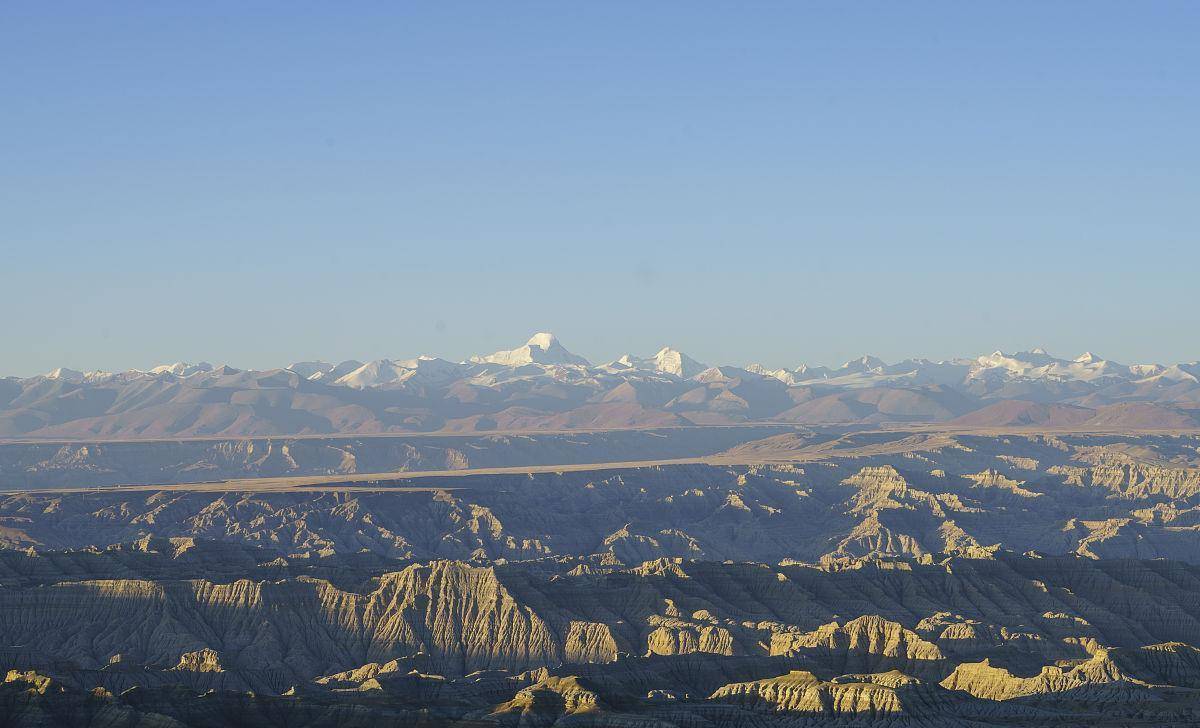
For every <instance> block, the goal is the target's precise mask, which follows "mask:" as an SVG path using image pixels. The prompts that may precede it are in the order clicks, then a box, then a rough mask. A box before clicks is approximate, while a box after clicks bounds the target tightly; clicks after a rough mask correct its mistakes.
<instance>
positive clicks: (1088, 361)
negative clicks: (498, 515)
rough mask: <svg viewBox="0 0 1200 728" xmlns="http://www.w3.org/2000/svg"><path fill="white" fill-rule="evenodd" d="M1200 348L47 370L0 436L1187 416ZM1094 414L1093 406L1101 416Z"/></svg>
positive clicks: (550, 343)
mask: <svg viewBox="0 0 1200 728" xmlns="http://www.w3.org/2000/svg"><path fill="white" fill-rule="evenodd" d="M1198 413H1200V362H1190V363H1180V364H1173V365H1162V364H1134V365H1126V364H1118V363H1116V362H1112V361H1109V360H1106V359H1103V358H1101V357H1099V356H1096V355H1095V354H1092V353H1090V352H1089V353H1085V354H1083V355H1081V356H1079V357H1076V358H1075V359H1059V358H1056V357H1054V356H1051V355H1050V354H1048V353H1047V352H1046V351H1044V350H1042V349H1033V350H1031V351H1025V352H1018V353H1012V354H1010V353H1004V352H1001V351H996V352H993V353H991V354H986V355H983V356H978V357H975V358H962V359H952V360H949V361H930V360H925V359H909V360H906V361H902V362H898V363H895V364H888V363H886V362H884V361H882V360H880V359H878V358H876V357H872V356H864V357H862V358H859V359H855V360H853V361H849V362H846V363H845V364H843V365H842V366H840V367H836V368H830V367H821V366H812V367H810V366H804V365H801V366H797V367H795V368H792V369H770V368H767V367H763V366H760V365H756V364H752V365H749V366H746V367H744V368H743V367H734V366H719V367H712V366H708V365H706V364H703V363H700V362H699V361H697V360H695V359H693V358H692V357H690V356H688V355H687V354H685V353H683V352H681V351H678V350H676V349H673V348H670V347H664V348H662V349H661V350H659V351H658V352H657V353H655V354H654V355H652V356H644V357H641V356H635V355H632V354H625V355H623V356H620V357H618V358H616V359H614V360H613V361H610V362H607V363H603V364H592V363H590V362H588V361H587V360H586V359H585V358H583V357H582V356H579V355H577V354H574V353H572V352H571V351H569V350H568V349H567V348H566V347H565V346H563V344H562V343H561V342H560V341H559V340H558V339H557V338H556V337H555V336H554V335H553V334H550V333H545V332H543V333H537V334H535V335H534V336H532V337H530V339H529V340H528V341H526V342H525V344H524V345H522V346H519V347H516V348H514V349H511V350H504V351H497V352H494V353H491V354H486V355H480V356H473V357H471V358H469V359H468V360H466V361H462V362H452V361H448V360H445V359H441V358H438V357H433V356H418V357H416V358H412V359H379V360H375V361H370V362H365V363H364V362H359V361H353V360H350V361H343V362H340V363H336V364H335V363H332V362H323V361H305V362H297V363H294V364H291V365H289V366H286V367H282V368H279V369H271V370H262V371H256V370H240V369H236V368H233V367H229V366H220V367H217V366H213V365H211V364H209V363H207V362H200V363H195V364H191V363H186V362H177V363H173V364H162V365H158V366H154V367H151V368H150V369H147V370H130V371H126V372H97V371H89V372H82V371H76V370H72V369H67V368H59V369H55V370H54V371H51V372H48V373H46V374H44V375H40V376H36V377H29V378H24V379H22V378H14V377H9V378H6V379H0V437H97V436H111V437H147V436H168V435H169V436H192V435H210V434H221V435H237V434H276V433H277V434H302V433H307V432H311V433H329V432H347V433H361V432H392V431H413V430H419V431H432V430H521V429H547V428H552V429H571V428H579V427H589V428H608V427H645V426H687V425H703V424H730V423H739V422H750V421H771V422H781V423H782V422H787V423H798V424H822V423H880V422H922V421H928V422H946V421H950V422H959V421H960V420H961V421H962V423H963V424H964V425H969V426H976V427H982V426H1021V425H1046V426H1059V425H1063V424H1064V423H1066V424H1069V425H1071V426H1093V425H1094V426H1100V424H1104V425H1105V426H1106V427H1107V426H1112V427H1117V426H1128V427H1138V428H1166V429H1171V428H1190V427H1193V426H1195V425H1196V424H1197V422H1200V417H1198V416H1197V414H1198ZM1097 418H1099V419H1097Z"/></svg>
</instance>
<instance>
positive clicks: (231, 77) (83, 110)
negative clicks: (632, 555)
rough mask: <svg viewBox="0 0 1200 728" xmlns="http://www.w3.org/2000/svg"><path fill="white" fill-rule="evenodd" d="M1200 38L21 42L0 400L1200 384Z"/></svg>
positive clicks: (1104, 10)
mask: <svg viewBox="0 0 1200 728" xmlns="http://www.w3.org/2000/svg"><path fill="white" fill-rule="evenodd" d="M1198 38H1200V3H1195V2H1150V3H1131V2H1050V3H1047V2H1003V3H962V2H942V3H920V2H914V3H908V2H905V3H895V2H882V3H866V2H863V3H842V2H821V3H815V2H786V3H766V2H754V3H742V2H737V3H734V2H729V3H716V2H712V3H692V2H659V3H642V2H594V3H562V2H545V3H526V2H504V3H496V2H474V3H457V2H444V3H443V2H438V3H382V2H381V3H366V2H363V3H354V4H353V5H347V4H337V3H307V2H286V3H285V2H278V3H274V2H256V3H243V2H229V3H223V2H153V3H150V2H142V3H94V2H80V3H66V2H64V3H46V2H18V1H15V0H14V1H10V2H5V3H3V4H0V65H2V67H3V68H4V69H5V70H4V72H3V73H0V93H2V97H0V98H2V102H0V248H2V251H0V253H2V257H0V261H2V262H0V306H2V308H3V312H4V315H3V319H2V321H3V324H0V334H2V338H0V355H2V356H0V362H2V364H0V373H3V374H32V373H35V372H40V371H44V370H46V369H49V368H51V367H54V366H59V365H68V366H72V367H75V368H109V369H118V368H126V367H144V366H148V365H151V364H154V363H157V362H159V361H167V360H178V359H184V360H197V359H202V358H203V359H208V360H212V361H226V362H229V363H231V364H234V365H240V366H253V367H267V366H272V365H282V364H286V363H287V362H289V361H292V360H298V359H307V358H314V357H322V358H332V359H337V358H346V357H355V358H360V359H367V358H375V357H383V356H388V357H404V356H412V355H415V354H418V353H421V352H431V353H438V354H441V355H444V356H447V357H450V358H461V357H465V356H467V355H469V354H471V353H473V352H477V351H490V350H493V349H496V348H499V347H502V346H504V347H506V348H507V347H509V346H514V345H517V344H519V343H521V342H523V341H524V339H525V338H526V337H527V336H528V335H529V334H530V333H532V332H533V331H536V330H543V329H549V330H553V331H554V332H556V333H557V334H558V335H559V337H560V338H561V339H562V340H563V341H564V343H565V344H566V345H567V346H568V347H569V348H572V349H573V350H576V351H578V352H579V353H581V354H583V355H585V356H588V357H590V358H593V359H596V360H603V359H607V358H608V357H611V356H616V355H617V354H619V353H621V352H624V351H633V352H635V353H647V352H653V351H654V350H655V349H657V347H658V346H660V345H662V344H672V345H675V346H677V347H679V348H682V349H684V350H685V351H688V352H690V353H693V355H694V356H696V357H697V358H700V359H702V360H705V361H709V362H730V363H746V362H748V361H754V360H761V361H764V362H765V363H768V364H773V365H788V366H791V365H795V364H798V363H800V362H809V363H838V362H840V361H841V360H844V359H847V358H850V357H852V356H856V355H859V354H862V353H864V352H871V353H874V354H877V355H879V356H882V357H884V358H885V359H889V360H896V359H900V358H904V357H908V356H928V357H936V358H941V357H949V356H953V355H959V354H976V353H982V352H986V351H991V350H993V349H995V348H1005V349H1017V348H1028V347H1034V346H1044V347H1046V348H1048V349H1049V350H1050V351H1051V352H1052V353H1057V354H1059V355H1070V356H1074V355H1076V354H1078V353H1080V352H1081V351H1082V350H1084V349H1088V348H1090V349H1094V350H1096V351H1097V352H1098V353H1100V354H1102V355H1105V356H1108V357H1110V358H1113V359H1117V360H1118V361H1127V362H1134V361H1143V360H1161V361H1176V360H1191V359H1197V358H1200V337H1198V336H1197V324H1198V323H1200V304H1198V302H1197V289H1198V287H1200V286H1198V281H1200V42H1198V41H1197V39H1198Z"/></svg>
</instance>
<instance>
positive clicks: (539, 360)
mask: <svg viewBox="0 0 1200 728" xmlns="http://www.w3.org/2000/svg"><path fill="white" fill-rule="evenodd" d="M471 362H473V363H476V364H502V365H504V366H523V365H525V364H542V365H569V366H585V367H586V366H590V364H589V363H588V360H587V359H584V358H583V357H582V356H579V355H577V354H572V353H571V352H570V351H567V348H566V347H564V346H563V345H562V343H561V342H559V340H558V338H557V337H556V336H555V335H554V334H552V333H550V332H547V331H543V332H539V333H536V334H534V335H533V336H531V337H529V341H526V342H525V345H524V346H520V347H517V348H516V349H510V350H508V351H497V352H493V353H491V354H488V355H487V356H473V357H471Z"/></svg>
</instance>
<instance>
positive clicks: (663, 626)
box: [0, 375, 1200, 727]
mask: <svg viewBox="0 0 1200 728" xmlns="http://www.w3.org/2000/svg"><path fill="white" fill-rule="evenodd" d="M172 376H173V375H172ZM0 478H2V479H3V490H4V493H2V494H0V547H2V548H0V655H2V656H3V662H4V664H3V666H2V667H3V672H0V674H3V675H4V679H3V682H2V683H0V716H3V717H2V718H0V724H3V725H6V726H213V727H216V726H230V725H232V726H262V725H274V726H556V725H561V726H639V727H640V726H647V727H649V726H662V727H667V726H735V727H736V726H765V725H776V724H778V725H790V726H817V725H821V726H825V725H844V726H962V725H966V726H1158V725H1200V617H1197V614H1196V605H1197V604H1200V435H1198V434H1196V433H1188V432H1157V433H1153V432H1141V433H1124V434H1123V433H1117V432H1111V431H1106V430H1105V429H1104V428H1097V431H1088V430H1087V429H1079V430H1077V431H1074V432H1070V431H1065V430H1062V429H1061V428H1060V429H1055V430H1048V429H1047V430H1040V431H1039V430H1036V429H1031V428H1029V427H1013V428H1010V429H1009V430H1007V431H1005V432H996V431H983V430H976V431H972V430H970V429H969V428H965V427H955V428H952V429H949V428H947V429H936V428H931V427H925V428H917V429H913V430H895V429H893V430H886V429H878V428H870V427H864V426H861V425H859V426H824V425H821V426H818V425H814V426H807V427H799V426H795V425H783V424H780V423H774V424H758V425H752V426H725V427H690V428H686V427H673V428H661V429H646V430H622V431H609V432H595V431H579V432H567V433H527V434H519V435H518V434H505V435H499V434H491V435H486V434H484V435H478V434H477V435H449V434H444V435H421V436H404V435H389V436H384V437H365V436H339V437H330V438H311V437H310V438H304V437H292V436H287V437H259V438H252V439H246V440H239V439H234V438H214V439H207V440H180V441H158V442H128V441H126V442H120V441H118V442H107V441H96V440H91V441H64V442H40V441H25V442H12V443H9V444H6V445H3V446H2V447H0Z"/></svg>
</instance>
